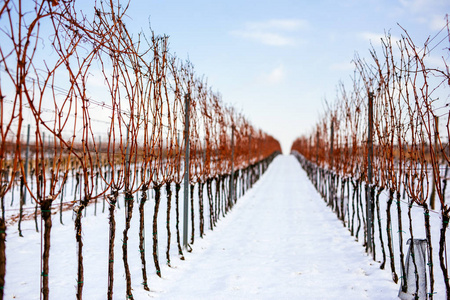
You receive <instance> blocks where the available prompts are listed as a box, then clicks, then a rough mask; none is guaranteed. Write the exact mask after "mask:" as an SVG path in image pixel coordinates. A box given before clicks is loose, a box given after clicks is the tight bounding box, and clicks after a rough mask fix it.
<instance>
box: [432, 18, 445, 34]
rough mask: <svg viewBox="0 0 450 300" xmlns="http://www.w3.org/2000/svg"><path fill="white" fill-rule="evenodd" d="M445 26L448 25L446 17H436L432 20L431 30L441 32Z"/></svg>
mask: <svg viewBox="0 0 450 300" xmlns="http://www.w3.org/2000/svg"><path fill="white" fill-rule="evenodd" d="M445 24H447V20H446V19H445V17H444V16H440V15H435V16H433V17H432V18H431V20H430V29H432V30H436V31H438V30H441V29H442V27H444V26H445Z"/></svg>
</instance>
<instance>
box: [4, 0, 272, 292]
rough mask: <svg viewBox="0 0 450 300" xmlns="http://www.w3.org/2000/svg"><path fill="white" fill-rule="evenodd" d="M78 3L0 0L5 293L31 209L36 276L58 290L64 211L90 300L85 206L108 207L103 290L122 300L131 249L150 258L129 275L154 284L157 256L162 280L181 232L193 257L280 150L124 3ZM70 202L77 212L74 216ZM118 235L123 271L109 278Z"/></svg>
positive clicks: (102, 210) (97, 211)
mask: <svg viewBox="0 0 450 300" xmlns="http://www.w3.org/2000/svg"><path fill="white" fill-rule="evenodd" d="M25 2H26V3H25ZM79 2H80V1H57V0H54V1H42V2H39V1H9V0H6V1H4V2H3V3H2V4H1V6H0V18H1V20H2V24H3V26H2V30H1V31H0V39H1V41H2V44H1V47H0V76H1V77H0V80H1V86H0V99H1V102H0V105H1V107H0V113H1V115H0V118H1V127H0V132H1V141H0V142H1V144H0V174H1V189H0V199H1V213H2V215H1V218H0V295H1V296H0V298H1V299H3V293H4V288H6V289H7V287H8V282H7V281H5V274H6V273H7V272H8V263H7V262H8V257H7V256H6V250H5V247H7V244H6V243H5V241H6V227H8V228H11V227H15V228H17V234H18V235H20V236H24V235H26V234H27V230H28V229H27V230H24V229H23V228H22V223H23V221H24V220H28V219H31V220H33V219H34V224H35V228H34V230H36V231H38V232H39V233H40V236H41V238H40V242H39V245H40V252H41V254H40V256H38V257H39V264H40V276H39V275H38V276H35V278H36V280H37V281H39V285H40V288H39V290H40V297H41V299H49V297H50V294H51V290H52V286H51V285H50V284H49V277H50V276H51V273H52V268H51V267H50V264H49V260H50V254H51V251H50V249H51V247H55V246H56V247H61V245H59V246H58V245H55V243H54V242H52V235H51V233H52V226H53V225H52V222H53V221H55V218H54V216H56V214H59V217H58V219H59V222H61V223H64V224H65V225H66V226H69V224H68V223H71V224H73V228H74V231H73V239H74V241H75V243H76V257H77V265H76V268H77V277H76V287H75V289H74V291H73V293H74V294H76V297H77V299H82V297H83V287H84V286H85V285H86V284H87V283H86V278H85V274H84V270H85V267H86V266H85V259H86V257H85V253H86V251H85V245H84V239H83V237H84V232H83V223H84V218H85V217H86V214H87V211H88V209H89V210H93V211H94V215H97V216H98V217H100V215H107V216H108V218H107V222H108V227H109V228H108V230H107V232H108V236H106V237H104V239H102V240H106V241H107V243H105V244H104V247H105V248H107V249H108V257H104V260H105V262H107V269H105V270H104V271H105V273H106V272H107V274H108V275H107V278H108V287H107V290H105V291H104V294H106V295H107V298H108V299H113V289H114V284H115V283H116V282H117V281H119V280H123V281H124V282H125V285H126V295H125V297H126V298H127V299H133V289H132V284H133V281H132V277H131V275H130V274H131V273H130V266H129V263H128V260H129V256H130V255H134V254H131V252H130V251H131V250H130V247H131V246H129V245H134V246H136V247H137V248H138V249H139V255H140V261H141V267H142V272H141V278H139V279H137V278H134V279H133V280H136V281H138V282H140V283H141V282H142V284H141V289H143V290H147V291H148V290H149V289H150V284H149V283H148V280H147V274H148V270H147V269H148V268H150V267H149V265H150V264H149V263H148V260H151V261H152V265H153V266H152V270H154V272H155V273H156V274H157V275H158V276H159V277H161V264H167V265H168V266H170V264H171V255H172V256H173V251H171V249H170V248H171V245H172V244H173V241H174V240H175V239H176V245H177V249H176V253H177V254H178V256H179V257H180V258H181V259H184V251H191V250H192V248H191V245H192V244H193V243H194V240H195V237H196V236H200V237H203V235H204V234H205V232H206V228H209V229H210V230H213V228H214V226H215V224H216V222H217V221H218V219H219V218H220V217H224V216H225V214H226V213H227V212H228V211H229V210H230V209H231V208H232V207H233V205H234V204H235V202H236V200H237V199H238V197H240V196H241V195H243V194H244V193H245V191H246V190H247V189H248V188H250V187H251V186H252V185H253V184H254V183H255V182H256V181H257V180H258V178H259V177H260V176H261V174H262V173H263V172H264V171H265V170H266V169H267V167H268V164H269V163H270V162H271V160H272V159H273V158H274V157H275V156H276V155H277V154H278V153H279V152H280V151H281V148H280V145H279V143H278V141H277V140H275V139H274V138H273V137H271V136H270V135H268V134H266V133H264V132H262V131H261V130H258V129H256V128H254V127H253V126H252V125H251V124H250V122H249V121H248V120H247V119H246V118H245V117H244V115H243V114H241V113H239V112H237V111H236V109H235V108H233V107H232V106H229V105H226V104H224V103H223V102H222V100H221V95H220V94H219V93H218V92H215V91H213V90H212V88H211V87H209V86H208V83H207V80H206V78H205V77H204V76H198V75H197V74H196V73H195V72H194V67H193V65H192V63H191V62H189V61H182V60H180V59H178V58H177V57H176V56H175V55H174V54H172V53H170V52H169V39H168V37H167V36H159V35H155V34H154V32H152V31H151V30H149V34H146V33H144V32H142V33H140V34H138V35H133V34H131V33H129V32H128V30H127V27H126V26H125V22H124V18H125V16H126V8H127V7H126V6H124V5H122V4H120V3H116V2H115V1H104V2H98V3H95V6H93V7H92V10H86V9H81V7H80V6H81V5H82V4H80V3H79ZM183 180H184V184H183ZM182 187H183V188H184V190H183V191H182V192H180V190H181V189H182ZM181 196H182V197H181ZM164 198H165V199H164ZM180 198H183V205H181V200H180ZM161 202H163V203H161ZM194 202H195V203H194ZM146 203H148V204H147V205H145V204H146ZM149 205H151V207H148V206H149ZM188 207H190V211H188ZM162 209H164V210H165V211H163V210H162ZM182 209H183V216H180V213H181V210H182ZM67 210H72V211H73V213H72V218H71V219H69V220H68V219H67V218H64V216H63V212H64V211H67ZM149 210H150V211H152V212H153V214H152V218H151V219H149V218H146V216H147V214H148V213H147V211H149ZM119 211H121V212H122V214H123V220H121V221H123V224H124V229H123V232H120V233H119V232H117V230H116V222H118V220H117V218H119ZM122 214H121V215H122ZM135 214H138V216H135ZM182 217H183V218H182ZM120 218H122V216H120ZM137 218H139V221H138V222H137V221H135V220H136V219H137ZM162 218H164V221H163V222H161V220H162ZM105 220H106V219H105ZM158 220H160V221H158ZM181 220H183V224H180V223H181ZM188 220H189V221H190V224H188ZM162 224H163V225H162ZM181 225H183V226H181ZM16 226H17V227H16ZM131 226H134V227H133V228H131ZM145 227H149V228H151V236H150V238H148V237H147V238H146V236H145ZM161 227H163V228H161ZM181 229H183V232H181ZM188 229H189V232H188ZM195 230H198V235H196V233H195ZM147 231H148V230H147ZM129 232H133V233H134V232H137V233H138V234H135V235H130V234H129ZM163 232H164V234H163ZM172 232H173V233H174V235H175V236H176V237H172ZM119 234H120V235H121V236H119ZM188 235H189V238H190V240H189V242H188V241H187V240H188ZM161 237H164V240H162V239H161ZM97 238H99V239H100V238H102V237H97ZM118 239H120V241H118ZM118 243H119V244H121V252H122V263H121V264H123V269H124V273H125V276H124V278H115V277H114V269H115V268H117V265H118V264H119V261H117V260H115V257H116V258H117V255H116V256H115V252H114V251H115V249H116V248H117V247H115V245H116V246H117V244H118ZM162 244H165V245H166V247H165V249H166V250H165V257H164V258H162V257H160V256H159V249H162V247H163V246H162ZM146 245H147V246H148V247H151V251H146ZM135 250H136V249H134V248H133V251H135ZM74 251H75V249H74ZM116 251H117V249H116ZM17 255H19V254H17ZM105 277H106V275H105ZM120 297H122V295H121V296H120Z"/></svg>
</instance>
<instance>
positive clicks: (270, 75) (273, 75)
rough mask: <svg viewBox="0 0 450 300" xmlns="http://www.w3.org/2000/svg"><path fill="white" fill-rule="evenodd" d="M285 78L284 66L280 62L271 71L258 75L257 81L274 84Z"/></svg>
mask: <svg viewBox="0 0 450 300" xmlns="http://www.w3.org/2000/svg"><path fill="white" fill-rule="evenodd" d="M285 78H286V72H285V68H284V66H283V65H282V64H280V65H279V66H277V67H275V68H273V69H272V70H271V71H269V72H267V73H263V74H261V75H260V76H258V78H257V81H258V82H259V83H260V84H264V85H267V84H271V85H274V84H278V83H280V82H282V81H283V80H284V79H285Z"/></svg>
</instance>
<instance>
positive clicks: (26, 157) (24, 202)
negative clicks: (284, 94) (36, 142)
mask: <svg viewBox="0 0 450 300" xmlns="http://www.w3.org/2000/svg"><path fill="white" fill-rule="evenodd" d="M29 150H30V124H28V126H27V148H26V150H25V167H24V169H25V170H24V173H25V174H24V177H25V178H24V180H25V182H26V180H27V177H28V152H29ZM22 188H23V189H24V191H23V204H26V202H27V201H26V200H27V189H26V187H25V186H23V187H22Z"/></svg>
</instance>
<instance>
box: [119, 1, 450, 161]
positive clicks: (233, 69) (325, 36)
mask: <svg viewBox="0 0 450 300" xmlns="http://www.w3.org/2000/svg"><path fill="white" fill-rule="evenodd" d="M449 11H450V2H448V1H446V0H399V1H392V0H360V1H358V0H342V1H331V0H318V1H293V0H278V1H268V0H239V1H235V0H229V1H206V0H193V1H180V0H164V1H163V0H151V1H136V0H132V1H131V5H130V8H129V12H128V15H129V17H130V19H129V20H128V21H127V24H129V25H130V26H133V29H134V30H136V31H137V30H138V28H142V29H143V30H144V31H146V30H147V28H148V26H147V24H148V18H149V17H150V21H151V26H152V29H153V30H154V31H155V32H156V33H157V34H167V35H169V36H170V39H169V41H170V50H171V52H175V53H176V54H177V56H179V57H180V58H188V57H189V59H190V60H191V62H192V63H193V64H194V66H195V70H196V72H197V74H199V75H200V74H205V75H206V76H207V78H208V82H209V84H210V85H211V86H212V87H213V88H214V89H215V90H219V91H220V92H221V94H222V96H223V99H224V101H225V102H227V103H231V104H233V105H234V106H235V107H236V108H237V109H239V110H242V111H243V113H244V114H245V115H246V116H247V117H248V118H249V119H250V121H251V122H252V123H253V124H254V125H255V126H256V127H260V128H262V129H263V130H264V131H266V132H268V133H270V134H272V135H274V136H275V137H276V138H278V139H279V141H280V142H281V143H282V146H283V150H284V151H285V152H286V151H289V149H290V146H291V143H292V141H293V140H294V138H295V137H297V136H299V135H300V134H301V133H305V132H308V131H309V130H310V129H311V127H312V126H313V125H314V124H315V120H316V118H317V116H318V113H319V112H321V111H322V108H323V102H324V101H323V100H324V99H325V98H326V99H327V100H328V101H331V100H333V99H334V98H335V90H336V86H337V84H338V82H339V80H342V81H344V82H348V81H349V78H350V76H351V75H352V73H353V67H352V65H351V60H352V58H353V57H354V54H355V52H358V53H359V54H360V56H361V57H366V58H369V53H368V49H369V48H370V41H372V42H373V43H374V45H376V44H377V42H379V37H380V36H382V35H383V34H384V31H385V30H387V31H390V32H391V34H392V35H393V36H400V35H401V34H402V31H401V29H400V28H399V27H398V26H397V23H399V24H400V25H402V26H403V27H404V28H406V29H407V30H408V32H409V33H410V34H411V36H413V37H414V39H415V41H416V42H417V43H418V44H419V45H420V44H421V43H423V42H424V41H425V39H426V38H427V37H428V36H433V35H434V34H436V32H438V31H439V30H440V29H441V28H442V26H443V25H444V18H445V14H446V13H448V12H449Z"/></svg>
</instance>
